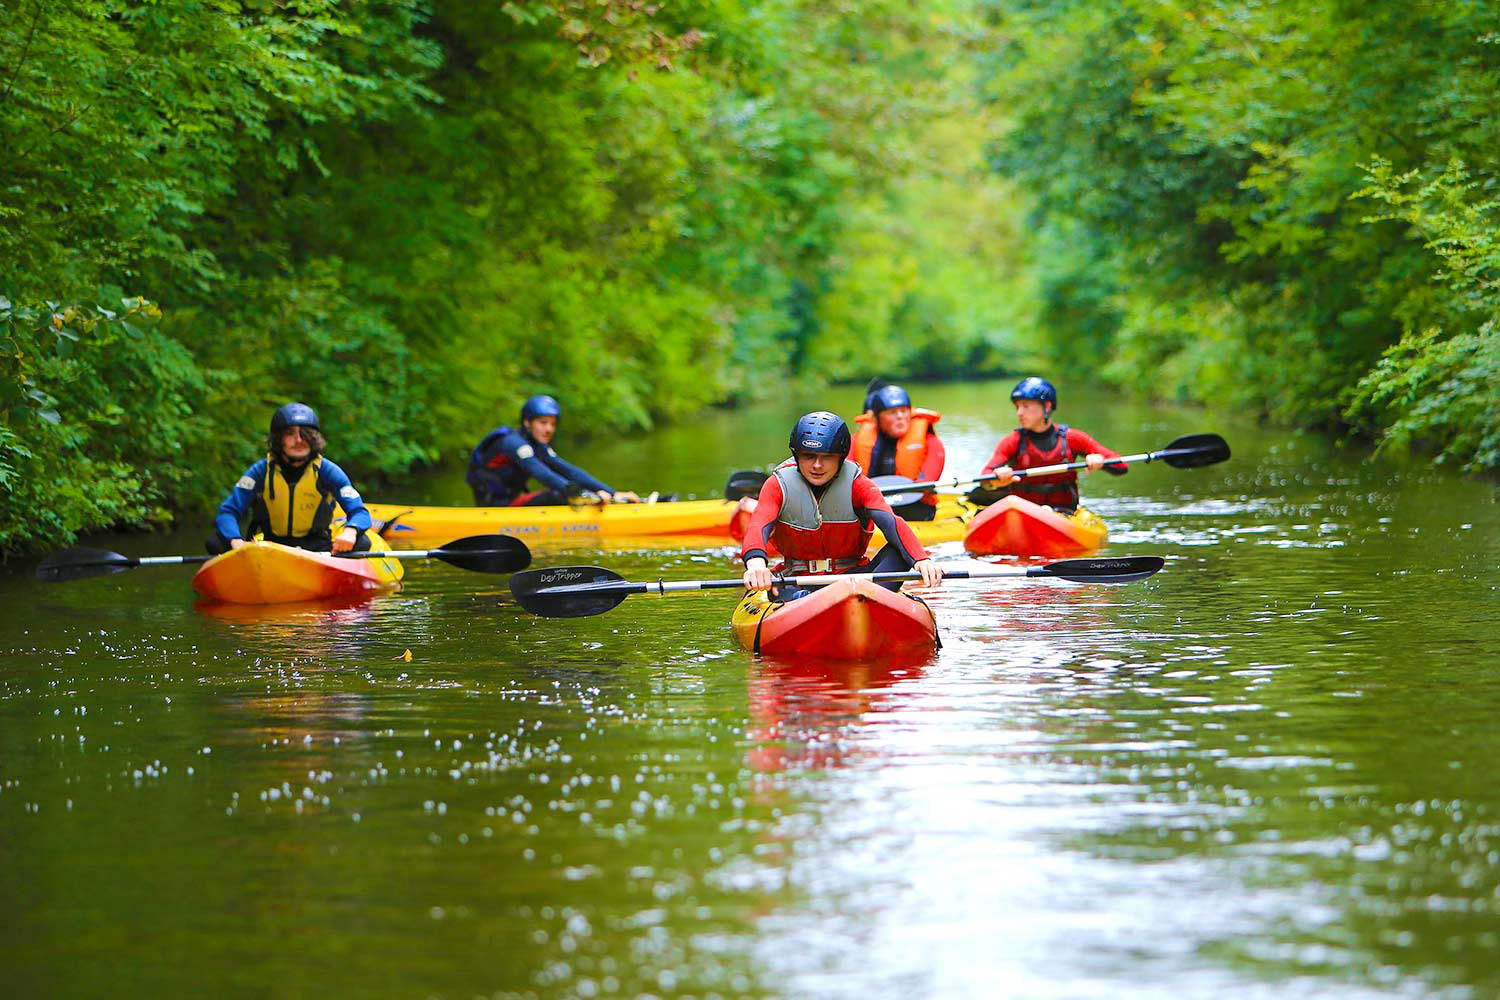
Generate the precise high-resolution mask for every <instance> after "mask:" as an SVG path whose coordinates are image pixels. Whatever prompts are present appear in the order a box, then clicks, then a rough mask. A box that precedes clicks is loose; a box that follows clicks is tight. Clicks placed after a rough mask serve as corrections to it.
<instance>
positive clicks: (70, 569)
mask: <svg viewBox="0 0 1500 1000" xmlns="http://www.w3.org/2000/svg"><path fill="white" fill-rule="evenodd" d="M135 565H136V561H135V560H134V559H131V558H130V557H129V556H122V555H120V553H118V552H110V551H108V550H107V549H85V548H77V549H64V550H63V551H62V552H54V553H52V555H50V556H48V557H47V558H46V559H43V560H42V563H41V565H40V566H38V567H37V568H36V578H37V579H38V580H41V581H42V582H43V583H62V582H64V581H66V580H82V579H85V578H86V577H90V576H107V575H109V574H110V573H123V572H125V571H126V570H127V569H132V568H134V566H135Z"/></svg>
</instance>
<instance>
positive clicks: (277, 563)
mask: <svg viewBox="0 0 1500 1000" xmlns="http://www.w3.org/2000/svg"><path fill="white" fill-rule="evenodd" d="M370 545H371V548H373V549H377V550H387V549H389V546H387V545H386V543H385V542H384V540H382V539H381V538H379V537H378V536H372V537H371V538H370ZM405 572H406V570H405V567H403V566H402V565H401V562H400V561H399V560H397V559H379V558H374V559H341V558H338V557H336V556H333V555H330V554H329V553H327V552H308V551H307V550H306V549H294V548H290V547H288V546H286V545H278V544H276V543H275V542H265V541H258V542H251V543H250V544H249V545H242V546H240V547H239V548H237V549H230V550H229V551H228V552H226V553H224V554H223V555H221V556H217V557H216V558H213V559H210V560H209V561H208V562H206V563H204V564H203V566H202V568H201V569H199V570H198V572H197V573H196V574H194V576H193V589H194V590H196V591H197V592H198V593H200V594H202V595H203V596H204V597H206V598H208V599H209V600H213V601H228V602H229V603H231V604H285V603H288V602H291V601H317V600H323V599H326V598H329V597H361V596H365V595H368V594H373V593H376V592H377V591H381V590H391V589H394V588H395V587H397V586H399V585H400V582H401V577H402V575H403V574H404V573H405Z"/></svg>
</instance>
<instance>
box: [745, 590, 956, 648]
mask: <svg viewBox="0 0 1500 1000" xmlns="http://www.w3.org/2000/svg"><path fill="white" fill-rule="evenodd" d="M730 622H731V625H732V627H733V629H734V638H735V641H736V642H738V643H739V644H740V645H741V646H743V647H744V648H745V649H748V650H750V651H751V652H755V653H760V654H762V655H766V656H773V655H774V656H813V657H821V658H826V659H837V660H862V659H868V658H872V657H878V656H883V655H886V654H889V653H893V652H895V651H898V650H910V649H923V648H925V649H933V648H935V647H936V646H937V619H936V618H935V617H934V615H933V613H932V609H931V608H929V607H928V606H927V605H926V603H924V602H923V601H920V600H918V599H917V598H915V597H911V596H909V595H907V594H902V593H895V592H892V591H889V590H886V589H885V588H884V587H881V586H879V585H878V584H875V583H872V582H870V581H869V580H858V579H855V580H840V581H839V582H838V583H834V584H830V585H828V586H826V587H818V588H816V589H814V590H813V592H812V593H811V594H808V595H807V596H806V597H801V598H798V599H797V600H795V601H787V602H786V603H784V604H773V603H772V602H771V601H770V599H769V597H768V596H767V594H766V593H765V592H764V591H761V592H756V593H751V594H746V595H745V599H744V600H743V601H741V602H740V605H739V607H737V608H735V609H734V614H733V615H732V616H731V618H730Z"/></svg>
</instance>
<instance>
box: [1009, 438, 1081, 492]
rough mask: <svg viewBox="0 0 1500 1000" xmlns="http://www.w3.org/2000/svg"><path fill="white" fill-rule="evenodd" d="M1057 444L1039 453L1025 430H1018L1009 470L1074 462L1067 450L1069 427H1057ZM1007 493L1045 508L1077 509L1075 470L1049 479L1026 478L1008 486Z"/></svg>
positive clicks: (1038, 477)
mask: <svg viewBox="0 0 1500 1000" xmlns="http://www.w3.org/2000/svg"><path fill="white" fill-rule="evenodd" d="M1056 426H1057V443H1056V444H1055V445H1053V446H1052V447H1051V448H1050V449H1048V450H1047V451H1042V450H1040V449H1039V448H1037V447H1036V446H1035V445H1033V444H1031V443H1030V441H1029V435H1028V434H1027V433H1026V431H1024V430H1022V429H1020V428H1017V429H1016V436H1017V437H1018V438H1019V443H1018V444H1017V445H1016V453H1015V455H1013V456H1012V457H1011V460H1010V463H1009V464H1010V467H1011V468H1012V469H1016V470H1017V471H1019V470H1021V469H1039V468H1041V467H1042V466H1044V465H1064V464H1066V463H1068V462H1071V461H1073V450H1072V449H1071V448H1069V447H1068V425H1067V424H1057V425H1056ZM1010 491H1011V493H1013V494H1014V495H1016V496H1018V497H1020V498H1021V499H1022V500H1030V501H1031V502H1032V503H1039V504H1045V505H1046V506H1048V507H1062V508H1066V509H1069V510H1071V509H1073V508H1075V507H1077V506H1078V470H1077V469H1069V470H1068V471H1066V472H1056V473H1053V474H1052V475H1050V476H1034V477H1033V476H1027V477H1026V478H1025V479H1017V480H1015V481H1014V482H1012V483H1011V486H1010Z"/></svg>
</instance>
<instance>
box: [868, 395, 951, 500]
mask: <svg viewBox="0 0 1500 1000" xmlns="http://www.w3.org/2000/svg"><path fill="white" fill-rule="evenodd" d="M941 419H943V415H942V414H941V413H939V412H938V411H937V410H925V409H920V408H918V407H912V411H911V426H910V427H908V428H906V433H905V434H903V435H901V440H899V441H897V442H896V475H898V476H905V477H906V478H907V479H916V478H917V477H918V476H920V475H921V474H922V463H924V462H926V461H927V434H928V432H929V431H931V430H932V425H933V424H935V423H937V422H938V421H939V420H941ZM854 423H855V424H856V425H858V428H859V429H858V430H856V431H855V432H854V443H853V445H851V446H850V448H849V459H850V460H851V461H853V462H854V463H856V464H857V465H858V466H859V467H860V468H861V469H863V470H864V471H865V475H867V476H868V475H872V474H873V473H871V472H870V458H871V456H872V455H874V453H875V440H876V436H877V435H879V433H880V420H879V418H877V417H876V416H875V415H874V414H873V413H871V412H870V411H869V410H866V411H865V412H864V413H861V414H860V415H859V416H857V417H855V418H854ZM922 502H923V503H925V504H928V505H930V506H933V507H936V506H937V502H938V500H937V494H936V493H934V492H933V491H932V490H928V491H927V492H926V493H924V494H922Z"/></svg>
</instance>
